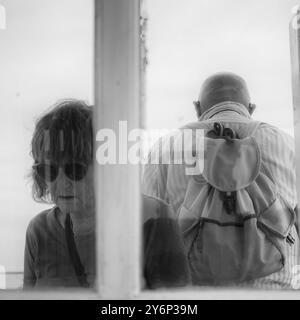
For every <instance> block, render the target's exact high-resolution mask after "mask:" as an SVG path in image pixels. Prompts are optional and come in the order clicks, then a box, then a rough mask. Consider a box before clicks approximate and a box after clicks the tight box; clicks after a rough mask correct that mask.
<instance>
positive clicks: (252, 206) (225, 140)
mask: <svg viewBox="0 0 300 320" xmlns="http://www.w3.org/2000/svg"><path fill="white" fill-rule="evenodd" d="M259 125H260V123H259V122H256V121H252V122H250V123H249V124H248V125H247V126H248V134H246V137H245V138H243V139H239V138H238V136H237V135H236V134H235V132H234V131H233V130H232V129H230V128H224V126H223V125H222V124H221V123H214V124H213V129H212V130H210V131H209V132H208V134H207V135H206V137H205V149H204V158H205V159H204V170H203V172H202V174H201V175H198V176H193V177H191V178H190V180H189V183H188V187H187V191H186V195H185V199H184V202H183V205H182V207H181V209H180V212H179V225H180V227H181V230H182V232H183V237H184V243H185V248H186V251H187V255H188V260H189V267H190V272H191V276H192V281H193V284H196V285H197V284H198V285H221V284H231V283H238V282H242V281H246V280H252V279H257V278H260V277H264V276H267V275H269V274H272V273H274V272H277V271H279V270H280V269H282V268H283V267H284V265H285V259H286V249H287V245H293V243H294V239H293V237H292V236H291V234H290V231H291V228H292V226H293V224H294V222H295V213H294V211H293V209H292V208H290V207H289V206H288V204H287V203H286V201H285V200H284V199H283V198H282V197H281V196H280V195H279V193H278V191H277V188H276V186H275V183H274V179H273V177H272V174H271V172H270V171H269V170H268V168H267V164H266V163H264V161H263V160H262V157H261V152H260V148H259V145H258V143H257V141H256V139H255V138H254V134H255V132H256V130H257V128H258V127H259Z"/></svg>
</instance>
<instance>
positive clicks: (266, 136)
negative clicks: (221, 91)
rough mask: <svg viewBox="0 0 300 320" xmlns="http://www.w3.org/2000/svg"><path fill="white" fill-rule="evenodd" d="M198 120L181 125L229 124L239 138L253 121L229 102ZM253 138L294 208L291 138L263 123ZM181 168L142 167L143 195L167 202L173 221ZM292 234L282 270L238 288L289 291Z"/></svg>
mask: <svg viewBox="0 0 300 320" xmlns="http://www.w3.org/2000/svg"><path fill="white" fill-rule="evenodd" d="M199 120H200V121H197V122H194V123H190V124H188V125H186V126H184V128H191V129H194V128H195V129H197V128H199V129H201V128H207V125H209V124H211V123H213V122H216V121H219V122H222V123H223V124H225V125H226V124H230V127H231V128H232V129H233V130H234V131H235V132H237V133H238V135H239V137H243V136H246V135H247V134H246V131H245V130H246V129H245V128H247V123H249V122H250V121H253V120H251V118H250V115H249V113H248V110H247V109H246V108H245V107H244V106H242V105H239V104H236V103H232V102H226V103H222V104H218V105H216V106H214V107H213V108H211V109H209V110H208V111H206V112H205V113H204V114H203V115H202V117H201V118H200V119H199ZM254 137H255V138H256V141H257V142H258V144H259V147H260V150H261V157H262V160H263V162H264V163H265V164H267V165H268V169H269V170H270V171H271V174H272V176H273V177H274V179H275V183H276V186H277V188H278V191H279V193H280V195H281V196H282V197H283V198H284V199H285V200H286V201H287V203H288V204H289V205H290V207H291V208H295V207H296V205H297V194H296V174H295V152H294V149H295V148H294V140H293V138H292V137H291V136H289V135H288V134H286V133H284V132H282V131H281V130H279V129H277V128H276V127H274V126H272V125H269V124H265V123H263V124H261V125H260V126H259V128H258V129H257V131H256V132H255V134H254ZM163 139H164V138H163ZM163 139H162V140H160V143H161V142H162V143H163ZM160 143H158V144H157V145H156V147H154V148H153V149H152V150H151V152H150V155H151V156H153V154H155V153H159V144H160ZM159 156H161V153H159ZM185 169H186V166H185V165H180V164H151V163H148V164H146V165H145V167H144V176H143V185H142V187H143V194H144V195H146V196H148V197H153V198H156V199H158V200H160V201H163V202H166V203H168V205H169V206H170V207H171V212H172V214H173V215H174V218H175V219H177V217H178V214H179V211H180V208H181V205H182V203H183V201H184V197H185V193H186V188H187V184H188V181H189V179H190V176H187V175H186V171H185ZM292 235H293V237H294V238H295V239H296V242H295V244H294V245H292V246H289V245H288V246H287V259H286V263H285V266H284V268H283V269H282V270H281V271H279V272H277V273H273V274H271V275H269V276H267V277H264V278H259V279H257V280H254V281H248V282H244V283H243V284H241V286H248V287H255V288H262V289H292V288H293V281H295V277H296V276H297V270H296V269H293V267H295V266H297V265H300V260H299V237H298V235H297V232H296V229H295V227H293V228H292ZM299 270H300V267H299ZM298 273H299V272H298ZM293 279H294V280H293ZM294 283H295V282H294ZM296 283H297V282H296Z"/></svg>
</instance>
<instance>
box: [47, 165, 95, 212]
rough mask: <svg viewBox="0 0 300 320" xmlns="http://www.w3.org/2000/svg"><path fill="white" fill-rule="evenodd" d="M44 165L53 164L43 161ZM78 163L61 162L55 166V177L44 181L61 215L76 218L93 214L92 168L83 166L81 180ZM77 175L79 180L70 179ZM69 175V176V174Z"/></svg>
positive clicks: (80, 170)
mask: <svg viewBox="0 0 300 320" xmlns="http://www.w3.org/2000/svg"><path fill="white" fill-rule="evenodd" d="M44 163H46V164H53V163H51V162H50V161H47V160H45V161H44ZM81 165H83V164H82V163H80V162H68V161H62V163H60V164H59V165H57V164H54V166H56V170H57V169H58V174H57V177H56V178H55V179H54V180H53V181H51V182H49V181H46V184H47V187H48V189H49V191H50V194H51V198H52V200H53V202H54V203H55V204H56V205H57V206H58V207H59V209H60V210H61V211H62V212H63V213H73V214H75V215H77V217H78V218H80V217H84V216H89V215H92V214H94V187H93V166H92V165H89V166H87V167H86V166H84V167H85V168H86V170H84V172H85V171H86V174H85V175H84V176H83V177H82V178H81V172H82V169H80V168H82V167H81ZM77 172H78V173H79V178H80V179H79V180H74V179H73V178H72V177H73V176H74V175H76V174H77ZM70 173H71V174H70Z"/></svg>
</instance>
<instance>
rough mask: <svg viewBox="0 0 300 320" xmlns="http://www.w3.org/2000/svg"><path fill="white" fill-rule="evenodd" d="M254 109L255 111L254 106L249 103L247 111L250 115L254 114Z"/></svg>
mask: <svg viewBox="0 0 300 320" xmlns="http://www.w3.org/2000/svg"><path fill="white" fill-rule="evenodd" d="M255 109H256V104H254V103H249V107H248V110H249V113H250V115H252V113H253V112H254V110H255Z"/></svg>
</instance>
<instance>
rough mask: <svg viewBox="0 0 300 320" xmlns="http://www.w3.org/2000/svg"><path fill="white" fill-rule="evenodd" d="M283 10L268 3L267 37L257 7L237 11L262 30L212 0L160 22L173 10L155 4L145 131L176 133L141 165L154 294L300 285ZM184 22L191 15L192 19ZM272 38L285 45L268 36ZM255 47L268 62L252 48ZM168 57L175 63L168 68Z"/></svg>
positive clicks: (147, 267) (148, 272)
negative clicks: (173, 289) (193, 288)
mask: <svg viewBox="0 0 300 320" xmlns="http://www.w3.org/2000/svg"><path fill="white" fill-rule="evenodd" d="M279 2H280V1H278V6H280V7H281V8H282V9H284V10H285V11H284V12H286V14H281V13H282V11H280V12H279V11H277V9H275V7H273V4H272V6H270V8H269V9H268V15H269V17H270V19H269V24H267V26H266V27H263V21H264V22H265V11H264V10H260V7H259V5H258V1H254V2H252V3H247V4H243V5H242V6H243V8H240V10H247V12H248V13H250V16H249V18H250V17H251V15H253V16H255V19H256V21H257V23H256V24H255V25H253V24H249V25H246V22H245V20H244V19H242V20H243V21H241V20H240V19H238V20H236V18H235V17H236V15H235V12H236V11H235V10H236V8H237V7H239V6H241V4H240V3H239V2H238V1H236V0H232V1H230V2H229V3H227V4H226V8H225V7H222V6H221V7H220V4H219V3H217V2H211V3H208V2H204V1H203V3H201V4H200V3H199V2H196V1H192V2H191V3H190V4H189V6H186V5H183V4H178V6H177V7H174V6H172V9H173V10H172V11H171V12H169V15H168V19H165V17H164V15H162V14H161V12H164V9H166V8H169V7H171V3H169V2H168V1H167V2H164V3H163V4H162V3H161V2H158V1H152V2H151V3H149V4H148V7H149V34H148V36H149V38H148V44H149V47H148V49H149V61H150V63H149V70H148V71H147V72H148V78H147V89H148V96H149V99H148V101H147V107H148V110H147V113H148V115H149V117H148V119H147V120H148V127H149V128H150V129H151V130H152V129H158V127H157V126H159V127H160V128H169V129H174V127H175V128H176V127H177V128H180V129H179V130H176V131H175V134H169V135H163V136H162V137H161V138H160V139H159V141H158V142H157V143H156V144H155V145H154V146H153V147H152V148H151V151H150V154H149V157H148V162H147V164H146V165H145V167H144V175H143V190H142V191H143V202H144V207H143V215H144V216H143V218H144V278H145V283H146V287H147V288H151V289H152V288H162V287H168V288H170V287H180V286H188V285H193V286H234V287H237V286H238V287H240V286H241V287H252V288H260V289H287V288H288V289H295V288H296V287H295V286H297V285H296V284H297V280H298V274H299V272H298V269H297V268H298V266H299V265H300V252H299V235H298V233H297V224H296V221H297V194H296V175H295V150H294V149H295V146H294V140H293V137H292V136H291V134H290V133H293V122H292V104H291V94H290V93H291V90H290V70H289V66H290V60H289V50H288V49H289V48H288V39H287V33H286V32H285V30H286V29H288V25H289V20H290V18H291V9H292V7H293V3H292V2H291V1H290V2H289V4H287V3H284V4H283V2H280V3H279ZM261 3H262V2H261V1H260V4H261ZM263 3H264V5H268V3H270V2H269V1H267V0H265V1H264V2H263ZM184 13H189V14H186V18H185V14H184ZM224 13H225V14H224ZM193 15H194V18H193ZM187 17H188V18H187ZM231 17H232V18H231ZM179 19H181V20H180V21H182V24H180V27H178V30H176V23H175V21H178V20H179ZM250 19H251V18H250ZM151 21H152V25H151ZM216 22H217V23H216ZM162 23H163V24H164V28H161V25H162ZM168 26H169V28H168ZM151 28H152V29H151ZM171 30H172V32H170V31H171ZM274 30H277V31H278V32H276V34H278V35H280V38H282V41H279V40H278V38H276V39H275V37H273V35H272V34H273V32H275V31H274ZM254 39H255V41H254V42H253V44H255V46H256V48H262V47H263V48H264V52H265V54H256V53H258V52H257V51H256V53H254V52H253V51H252V50H248V49H249V45H250V43H251V42H252V41H253V40H254ZM283 43H285V44H283ZM173 48H178V50H175V51H174V50H173ZM247 48H248V49H247ZM275 48H277V49H275ZM283 51H285V53H283ZM170 52H172V54H171V55H168V54H169V53H170ZM279 52H281V53H279ZM277 54H278V55H277ZM164 55H166V56H168V57H169V58H168V59H161V57H162V56H164ZM279 58H280V59H281V60H280V61H282V64H281V65H280V72H279V70H278V68H277V66H278V63H277V62H276V60H277V59H279ZM246 62H247V63H246ZM175 65H176V68H174V66H175ZM259 66H260V67H259ZM256 67H257V68H256ZM224 70H229V71H230V72H224ZM272 74H273V75H274V77H273V76H271V75H272ZM279 74H280V77H276V76H275V75H279ZM211 75H213V76H211ZM241 75H242V77H241ZM243 78H244V79H245V80H246V81H245V80H243ZM283 79H284V80H283ZM199 80H200V81H199ZM246 82H247V83H246ZM279 82H280V83H279ZM259 83H260V85H259ZM248 86H249V88H250V89H249V90H248ZM199 87H201V89H200V94H199V98H198V99H197V101H196V102H195V103H194V108H193V107H192V103H191V102H192V101H193V100H195V99H194V97H195V96H196V95H197V93H198V92H199V91H198V90H199V89H198V88H199ZM261 87H263V90H261ZM195 88H197V89H196V90H195ZM268 91H269V92H268ZM279 101H282V106H279V104H278V102H279ZM253 102H255V103H256V104H257V108H256V104H253ZM189 105H190V107H188V106H189ZM276 106H277V107H276ZM289 106H290V107H289ZM162 110H164V112H162ZM195 111H196V112H195ZM254 111H255V112H254ZM192 112H193V114H192ZM188 120H189V121H188ZM199 146H200V149H197V147H199ZM187 155H188V157H187V158H186V156H187ZM190 155H192V156H190ZM191 158H192V159H193V160H194V162H193V164H192V165H191V163H190V161H187V160H190V159H191ZM153 160H154V161H153ZM193 167H194V169H197V170H194V173H193V170H191V169H193ZM199 168H200V172H199Z"/></svg>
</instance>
